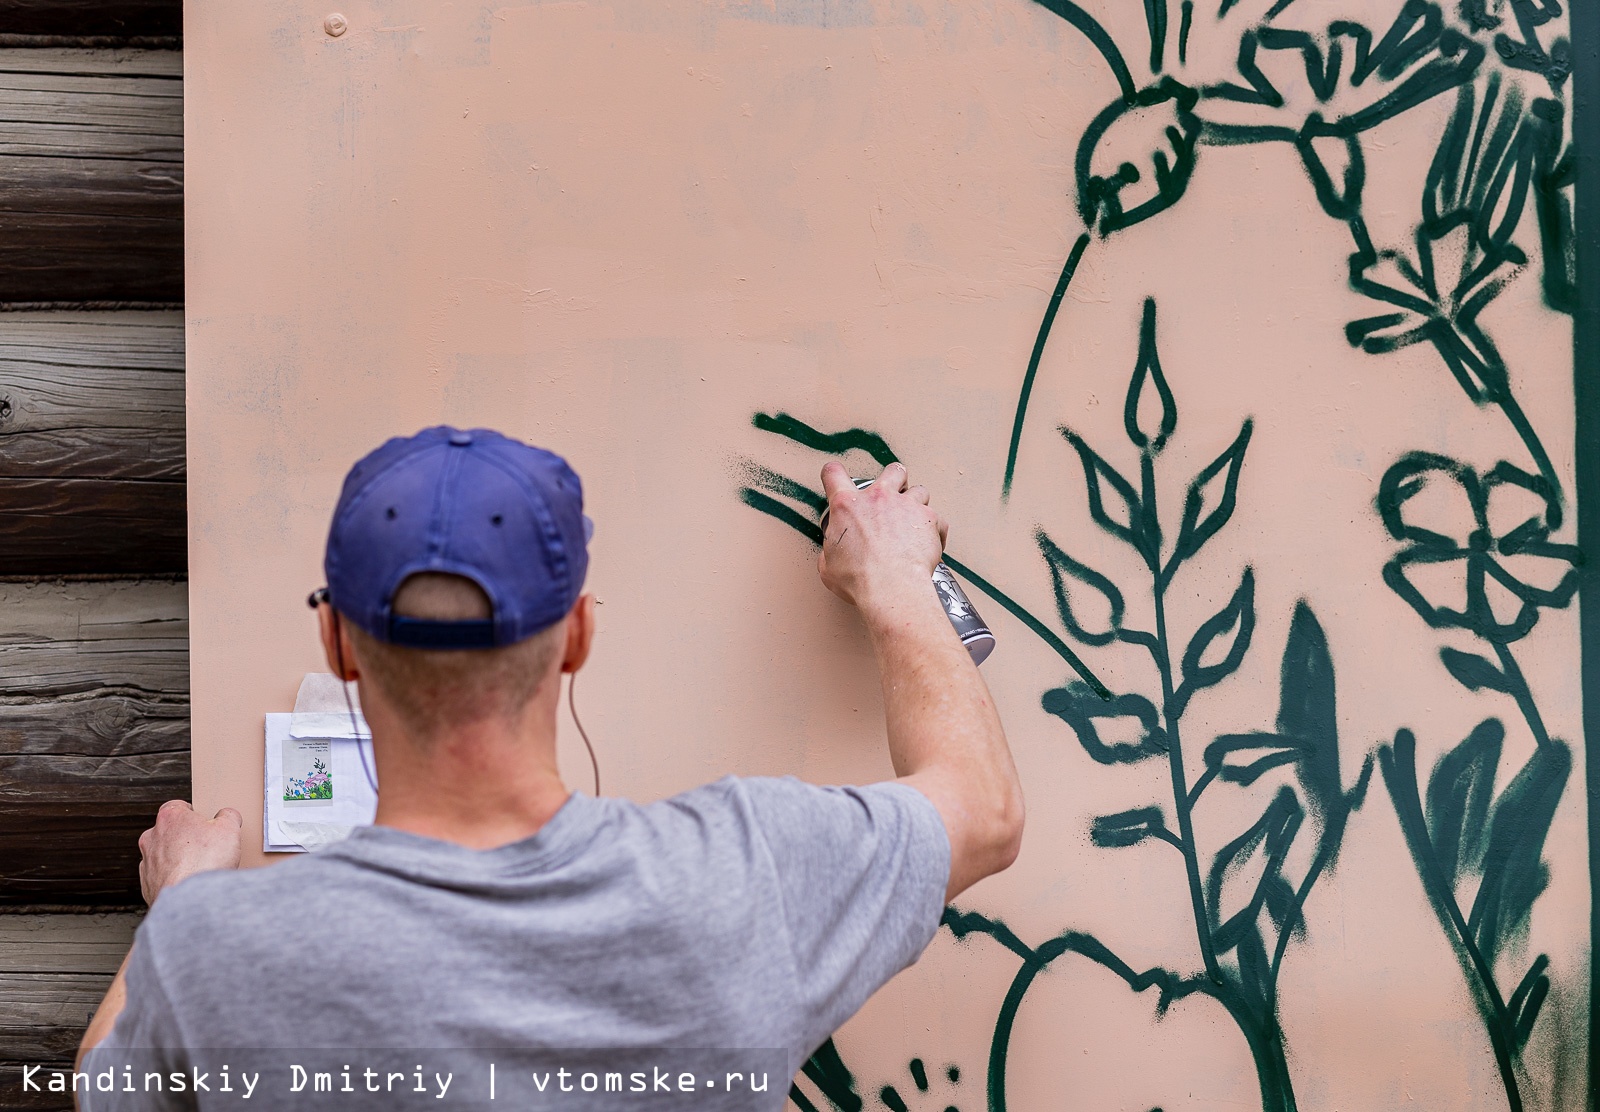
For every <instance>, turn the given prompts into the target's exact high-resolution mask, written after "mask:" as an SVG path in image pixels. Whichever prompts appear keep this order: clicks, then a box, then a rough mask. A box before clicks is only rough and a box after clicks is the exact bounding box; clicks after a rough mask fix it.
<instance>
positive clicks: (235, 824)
mask: <svg viewBox="0 0 1600 1112" xmlns="http://www.w3.org/2000/svg"><path fill="white" fill-rule="evenodd" d="M243 827H244V816H243V815H241V814H239V812H238V811H235V810H234V809H233V808H232V807H224V808H223V809H222V810H220V811H218V812H217V814H216V817H215V818H209V819H203V818H201V817H200V816H199V815H198V814H196V813H195V809H194V808H193V807H191V806H190V805H189V804H187V803H185V802H184V801H183V800H181V799H171V800H168V801H167V802H166V803H163V804H162V805H161V810H160V811H158V812H156V824H155V825H154V826H152V827H151V828H150V829H149V830H146V831H145V832H144V833H143V834H141V835H139V853H140V861H139V887H140V889H141V890H143V892H144V900H145V903H149V904H153V903H155V902H156V897H157V896H159V895H160V894H161V891H162V889H164V888H170V887H172V885H174V884H176V883H178V882H179V881H180V880H183V879H185V878H186V877H191V876H193V875H194V874H195V873H203V872H206V871H207V870H209V869H237V868H238V867H239V851H240V841H239V833H240V831H241V830H242V829H243Z"/></svg>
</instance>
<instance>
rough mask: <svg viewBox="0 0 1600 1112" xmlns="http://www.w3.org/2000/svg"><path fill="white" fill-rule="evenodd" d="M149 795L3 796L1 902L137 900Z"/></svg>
mask: <svg viewBox="0 0 1600 1112" xmlns="http://www.w3.org/2000/svg"><path fill="white" fill-rule="evenodd" d="M159 807H160V804H159V803H156V802H154V801H151V802H148V803H127V804H123V803H86V802H82V801H79V800H76V799H61V800H43V801H29V800H17V799H10V798H6V797H4V796H0V904H9V905H13V906H15V905H18V904H24V905H37V904H53V905H70V904H79V905H98V906H115V905H121V906H128V907H131V906H134V905H137V904H138V903H140V902H141V901H142V897H141V896H140V894H139V845H138V840H139V835H140V834H141V833H143V832H144V831H145V830H146V829H148V828H149V827H150V825H151V824H152V823H153V822H154V821H155V816H156V810H157V809H158V808H159Z"/></svg>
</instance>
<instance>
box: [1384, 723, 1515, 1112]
mask: <svg viewBox="0 0 1600 1112" xmlns="http://www.w3.org/2000/svg"><path fill="white" fill-rule="evenodd" d="M1379 761H1380V763H1381V765H1382V768H1383V777H1384V780H1385V782H1386V783H1387V784H1388V785H1389V791H1390V794H1391V795H1392V796H1393V797H1394V800H1395V810H1396V813H1397V814H1399V816H1400V827H1401V830H1402V831H1403V832H1404V833H1405V837H1406V842H1407V844H1408V845H1409V847H1410V849H1411V855H1412V859H1413V860H1414V861H1415V862H1416V865H1417V872H1418V875H1419V876H1420V878H1421V880H1422V885H1423V888H1424V889H1425V890H1426V891H1427V894H1428V900H1429V902H1430V903H1431V904H1433V907H1434V911H1435V913H1436V914H1437V915H1438V917H1439V920H1440V923H1441V924H1442V925H1443V926H1444V928H1445V932H1446V933H1447V934H1448V935H1449V936H1450V940H1451V942H1452V943H1454V948H1455V951H1456V955H1457V958H1458V960H1459V962H1460V964H1461V970H1462V973H1463V975H1464V976H1465V977H1466V981H1467V984H1468V985H1469V986H1470V988H1471V990H1472V994H1473V997H1474V999H1475V1001H1476V1003H1477V1005H1478V1007H1479V1010H1480V1011H1482V1012H1483V1013H1484V1016H1485V1020H1486V1022H1485V1023H1484V1027H1485V1029H1486V1031H1487V1033H1488V1036H1489V1046H1490V1049H1491V1050H1492V1051H1493V1052H1494V1058H1495V1065H1496V1067H1497V1068H1498V1069H1499V1072H1500V1082H1501V1085H1502V1086H1504V1088H1505V1092H1506V1104H1507V1107H1508V1108H1509V1110H1510V1112H1522V1093H1521V1089H1520V1086H1519V1084H1518V1082H1517V1073H1516V1069H1515V1067H1514V1065H1513V1058H1514V1051H1513V1045H1514V1044H1513V1036H1512V1035H1511V1032H1512V1031H1513V1030H1514V1028H1515V1019H1514V1017H1513V1016H1512V1015H1511V1014H1510V1012H1509V1010H1508V1009H1507V1007H1506V1004H1505V999H1504V997H1503V996H1502V995H1501V993H1500V989H1499V986H1498V984H1497V983H1496V981H1495V975H1494V966H1493V965H1492V964H1491V963H1490V961H1489V960H1488V959H1487V958H1486V957H1485V956H1484V954H1483V952H1482V950H1481V949H1479V947H1478V945H1477V942H1476V939H1475V932H1474V931H1473V930H1472V928H1471V926H1470V925H1469V924H1468V921H1467V916H1465V915H1464V914H1462V911H1461V905H1460V904H1459V903H1458V902H1457V901H1456V895H1455V887H1454V885H1453V884H1452V882H1451V880H1450V878H1449V877H1448V876H1447V875H1445V874H1444V872H1443V870H1442V869H1441V868H1440V867H1439V865H1438V863H1437V860H1436V857H1435V854H1434V850H1433V846H1432V842H1431V839H1430V834H1429V830H1428V824H1427V821H1426V820H1425V819H1424V818H1423V813H1422V807H1421V803H1420V799H1421V791H1420V790H1419V785H1418V784H1417V770H1416V739H1415V738H1414V737H1412V736H1411V734H1410V731H1401V734H1400V735H1399V736H1398V737H1396V739H1395V744H1394V746H1393V747H1392V748H1391V747H1385V748H1384V749H1383V750H1382V751H1381V752H1380V754H1379Z"/></svg>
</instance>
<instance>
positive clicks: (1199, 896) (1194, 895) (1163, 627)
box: [1148, 484, 1222, 984]
mask: <svg viewBox="0 0 1600 1112" xmlns="http://www.w3.org/2000/svg"><path fill="white" fill-rule="evenodd" d="M1149 493H1150V494H1151V495H1152V498H1151V502H1150V514H1151V517H1152V518H1153V519H1155V520H1156V521H1158V522H1159V520H1160V515H1159V513H1158V511H1157V508H1156V504H1155V500H1154V497H1153V496H1154V494H1155V491H1154V484H1151V489H1150V492H1149ZM1150 572H1151V577H1152V581H1153V582H1152V592H1153V594H1154V596H1155V612H1156V637H1155V643H1154V644H1153V645H1150V646H1148V648H1149V650H1150V656H1151V658H1152V659H1153V660H1154V661H1155V665H1156V670H1157V671H1158V672H1159V673H1160V675H1161V719H1162V722H1163V723H1164V725H1165V727H1166V732H1167V764H1168V765H1169V766H1170V768H1171V772H1172V806H1173V811H1174V812H1175V813H1176V815H1177V818H1178V848H1179V849H1180V850H1182V852H1183V869H1184V875H1185V877H1186V878H1187V879H1188V883H1189V904H1190V908H1191V910H1192V912H1193V914H1194V927H1195V935H1196V937H1197V939H1198V941H1199V943H1200V958H1201V961H1202V962H1204V964H1205V968H1206V975H1207V976H1209V977H1210V978H1211V979H1212V980H1213V981H1216V982H1217V983H1219V984H1220V983H1221V982H1222V972H1221V970H1220V968H1219V967H1218V965H1217V950H1216V945H1215V943H1214V941H1213V940H1212V937H1211V924H1210V919H1209V916H1208V914H1207V912H1206V897H1205V889H1204V888H1203V887H1201V883H1200V855H1199V853H1198V852H1197V851H1196V849H1195V841H1194V803H1195V798H1196V797H1191V796H1190V794H1189V786H1188V773H1187V772H1186V771H1185V769H1184V766H1183V742H1182V740H1181V738H1180V736H1179V722H1178V719H1179V717H1180V716H1181V713H1182V712H1181V711H1176V710H1175V709H1174V706H1175V702H1174V699H1173V696H1174V694H1175V688H1174V685H1173V682H1172V651H1171V647H1170V645H1169V643H1168V640H1167V602H1166V594H1167V590H1166V584H1165V583H1163V582H1162V575H1161V569H1160V568H1159V567H1158V566H1152V567H1151V569H1150Z"/></svg>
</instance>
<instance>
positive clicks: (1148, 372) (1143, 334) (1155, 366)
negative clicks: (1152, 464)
mask: <svg viewBox="0 0 1600 1112" xmlns="http://www.w3.org/2000/svg"><path fill="white" fill-rule="evenodd" d="M1146 386H1151V387H1154V388H1155V391H1156V395H1157V397H1158V398H1159V399H1160V402H1161V420H1160V422H1159V423H1158V424H1157V426H1156V428H1155V429H1153V430H1152V431H1149V432H1146V431H1145V430H1144V429H1143V428H1142V427H1140V425H1139V403H1140V401H1141V400H1143V395H1144V389H1145V387H1146ZM1122 427H1123V428H1124V429H1125V430H1126V431H1127V434H1128V439H1129V440H1131V441H1133V443H1134V444H1135V445H1136V446H1138V447H1140V448H1144V449H1147V450H1148V451H1149V452H1150V453H1151V454H1152V455H1154V454H1155V453H1157V452H1159V451H1161V449H1162V448H1164V447H1166V443H1167V437H1169V436H1171V435H1172V430H1173V429H1175V428H1177V427H1178V403H1177V401H1176V400H1175V399H1174V398H1173V396H1172V387H1170V386H1168V385H1167V376H1166V375H1164V374H1162V373H1161V353H1160V352H1159V351H1157V350H1156V300H1155V298H1153V297H1147V298H1145V299H1144V319H1143V320H1142V321H1141V322H1140V325H1139V361H1138V362H1137V363H1136V364H1135V365H1134V368H1133V377H1132V378H1131V379H1130V380H1129V381H1128V397H1127V400H1126V401H1125V402H1123V405H1122Z"/></svg>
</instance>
